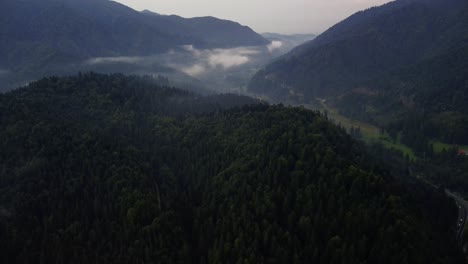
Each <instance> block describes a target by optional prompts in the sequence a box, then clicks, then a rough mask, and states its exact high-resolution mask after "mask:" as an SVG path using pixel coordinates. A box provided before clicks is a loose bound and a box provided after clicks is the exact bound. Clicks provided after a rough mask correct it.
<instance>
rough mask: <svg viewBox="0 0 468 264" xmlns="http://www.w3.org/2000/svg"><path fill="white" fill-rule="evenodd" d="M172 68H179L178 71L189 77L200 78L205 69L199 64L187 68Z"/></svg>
mask: <svg viewBox="0 0 468 264" xmlns="http://www.w3.org/2000/svg"><path fill="white" fill-rule="evenodd" d="M174 68H179V70H180V71H182V72H184V73H186V74H188V75H190V76H200V75H202V74H204V73H205V72H206V70H207V69H206V67H204V66H203V65H200V64H195V65H192V66H189V67H180V66H177V65H176V66H174Z"/></svg>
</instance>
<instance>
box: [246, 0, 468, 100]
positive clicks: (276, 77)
mask: <svg viewBox="0 0 468 264" xmlns="http://www.w3.org/2000/svg"><path fill="white" fill-rule="evenodd" d="M466 10H467V2H466V1H465V0H448V1H442V0H430V1H426V0H397V1H394V2H390V3H388V4H386V5H383V6H380V7H374V8H370V9H368V10H365V11H361V12H358V13H356V14H354V15H352V16H351V17H349V18H347V19H345V20H344V21H342V22H340V23H338V24H336V25H335V26H333V27H331V28H330V29H329V30H327V31H326V32H324V33H323V34H321V35H320V36H318V37H317V38H316V39H314V40H313V41H311V42H309V43H306V44H304V45H302V46H300V47H297V48H296V49H294V50H293V51H291V52H290V53H289V54H287V55H285V56H284V57H283V58H281V59H279V60H277V61H275V62H273V63H272V64H270V65H267V66H266V67H265V68H264V69H263V70H261V71H259V72H258V73H257V74H256V76H255V77H254V78H253V79H252V81H251V83H250V90H251V91H252V92H256V93H261V94H266V95H268V96H270V97H274V98H275V99H280V98H283V99H286V98H289V99H291V100H295V101H297V102H304V101H308V100H310V99H313V98H314V97H327V96H336V95H340V94H342V93H344V92H348V91H350V90H352V89H354V88H357V87H359V86H360V85H362V84H363V83H365V82H367V81H370V80H374V79H376V78H379V77H380V76H383V75H386V74H388V73H389V72H391V71H394V70H397V69H401V68H405V67H410V66H414V65H416V64H418V63H420V62H423V61H425V60H429V59H431V58H434V57H436V56H440V55H442V54H444V53H447V52H448V51H449V50H452V49H456V48H461V47H463V46H466V45H467V41H466V40H467V39H466V36H467V33H468V27H466V23H465V22H464V21H465V20H466V17H467V11H466ZM371 88H373V87H371Z"/></svg>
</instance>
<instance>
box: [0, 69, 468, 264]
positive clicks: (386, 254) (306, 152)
mask: <svg viewBox="0 0 468 264" xmlns="http://www.w3.org/2000/svg"><path fill="white" fill-rule="evenodd" d="M0 113H1V115H0V150H1V151H0V238H1V239H0V261H1V262H2V263H287V262H291V263H383V264H385V263H401V264H404V263H461V258H460V252H459V251H458V249H457V246H456V241H455V235H454V234H455V230H454V229H455V228H454V224H453V223H454V222H455V221H456V220H457V219H456V218H457V208H456V207H455V203H454V202H453V200H451V199H449V198H447V197H446V196H445V193H444V192H443V190H434V189H432V188H428V187H427V186H425V185H423V184H421V183H417V182H411V183H406V181H402V180H400V179H399V178H398V177H397V176H395V173H394V171H393V170H392V168H390V167H386V166H385V165H384V164H383V163H382V162H381V160H378V159H375V158H372V157H371V155H370V154H368V153H367V152H366V149H365V147H364V146H363V145H362V144H361V143H358V142H357V141H355V140H353V139H352V138H351V136H349V135H347V134H346V132H345V131H344V129H342V128H339V127H337V126H335V125H333V124H332V123H331V122H329V121H328V119H327V117H326V116H324V115H322V114H320V113H318V112H313V111H309V110H306V109H304V108H297V107H296V108H293V107H285V106H283V105H275V106H273V105H268V104H265V103H263V102H260V101H257V100H253V99H250V98H248V97H241V96H236V95H218V96H210V97H202V96H199V95H196V94H192V93H189V92H186V91H182V90H178V89H175V88H171V87H165V86H162V85H161V84H158V83H155V82H154V81H151V79H149V78H144V77H125V76H123V75H119V74H114V75H99V74H94V73H86V74H79V75H78V76H72V77H62V78H56V77H50V78H45V79H42V80H40V81H36V82H33V83H31V84H30V85H28V86H27V87H24V88H20V89H17V90H15V91H12V92H9V93H7V94H2V95H0ZM376 151H378V150H376ZM380 151H382V150H380ZM375 156H377V155H375ZM402 162H404V161H402Z"/></svg>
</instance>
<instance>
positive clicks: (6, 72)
mask: <svg viewBox="0 0 468 264" xmlns="http://www.w3.org/2000/svg"><path fill="white" fill-rule="evenodd" d="M8 73H9V71H7V70H4V69H0V75H5V74H8Z"/></svg>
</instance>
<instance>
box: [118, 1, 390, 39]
mask: <svg viewBox="0 0 468 264" xmlns="http://www.w3.org/2000/svg"><path fill="white" fill-rule="evenodd" d="M117 2H120V3H123V4H125V5H127V6H130V7H132V8H134V9H136V10H143V9H149V10H151V11H154V12H157V13H160V14H165V15H170V14H176V15H180V16H183V17H195V16H215V17H219V18H224V19H229V20H234V21H237V22H239V23H241V24H243V25H247V26H249V27H251V28H253V29H254V30H255V31H257V32H259V33H262V32H277V33H321V32H323V31H324V30H326V29H327V28H329V27H330V26H332V25H333V24H335V23H337V22H339V21H340V20H343V19H344V18H346V17H348V16H350V15H351V14H353V13H355V12H356V11H359V10H362V9H366V8H368V7H372V6H377V5H381V4H384V3H387V2H390V0H117Z"/></svg>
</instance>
